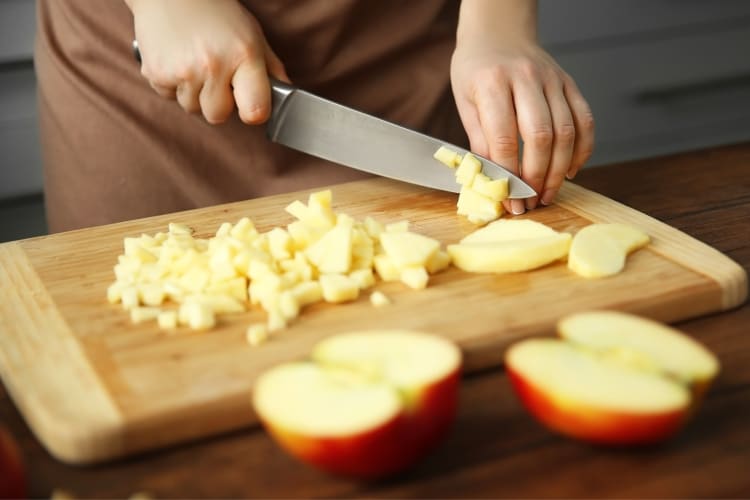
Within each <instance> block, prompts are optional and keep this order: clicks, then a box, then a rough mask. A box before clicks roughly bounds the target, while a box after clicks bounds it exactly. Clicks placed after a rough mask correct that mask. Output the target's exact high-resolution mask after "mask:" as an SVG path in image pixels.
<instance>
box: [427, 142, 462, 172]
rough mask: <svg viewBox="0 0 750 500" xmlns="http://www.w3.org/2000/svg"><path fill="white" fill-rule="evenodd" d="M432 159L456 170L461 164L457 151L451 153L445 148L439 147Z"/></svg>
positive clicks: (450, 150)
mask: <svg viewBox="0 0 750 500" xmlns="http://www.w3.org/2000/svg"><path fill="white" fill-rule="evenodd" d="M433 158H435V159H436V160H437V161H439V162H440V163H442V164H443V165H445V166H446V167H450V168H456V167H457V166H458V164H459V163H460V162H461V159H460V158H461V155H459V154H458V152H457V151H453V150H452V149H450V148H448V147H446V146H440V148H438V150H437V151H435V154H434V155H433Z"/></svg>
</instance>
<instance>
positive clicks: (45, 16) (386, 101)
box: [35, 0, 594, 231]
mask: <svg viewBox="0 0 750 500" xmlns="http://www.w3.org/2000/svg"><path fill="white" fill-rule="evenodd" d="M536 14H537V6H536V2H535V1H534V0H501V1H498V0H463V1H461V2H459V1H458V0H410V1H408V2H404V1H400V0H272V1H269V0H242V1H240V0H110V1H108V2H96V3H92V2H90V1H89V0H38V35H37V41H36V47H35V64H36V70H37V74H38V96H39V99H38V100H39V118H40V131H41V143H42V151H43V158H44V165H45V170H44V172H45V201H46V206H47V215H48V223H49V227H50V230H51V231H63V230H70V229H75V228H80V227H86V226H92V225H98V224H105V223H111V222H116V221H121V220H126V219H133V218H138V217H145V216H150V215H154V214H159V213H166V212H173V211H178V210H184V209H189V208H195V207H201V206H207V205H213V204H218V203H223V202H229V201H235V200H243V199H248V198H253V197H258V196H264V195H269V194H273V193H280V192H288V191H293V190H297V189H303V188H313V187H318V186H322V185H330V184H334V183H338V182H344V181H349V180H354V179H359V178H363V177H364V176H365V175H366V174H364V173H362V172H359V171H356V170H354V169H349V168H346V167H343V166H340V165H336V164H332V163H329V162H325V161H323V160H320V159H317V158H313V157H311V156H309V155H305V154H302V153H299V152H296V151H292V150H290V149H288V148H284V147H283V146H280V145H276V144H273V143H270V142H269V141H268V140H267V139H266V137H265V132H264V129H263V126H262V124H263V122H264V121H265V120H266V119H267V117H268V115H269V111H270V88H269V75H270V76H271V77H274V78H277V79H280V80H283V81H287V82H293V83H294V84H295V85H297V86H299V87H301V88H304V89H306V90H309V91H311V92H313V93H315V94H318V95H321V96H323V97H326V98H329V99H332V100H334V101H337V102H340V103H342V104H344V105H347V106H351V107H354V108H356V109H360V110H362V111H364V112H367V113H371V114H374V115H376V116H379V117H381V118H384V119H387V120H390V121H393V122H396V123H399V124H402V125H404V126H407V127H410V128H414V129H417V130H420V131H423V132H425V133H427V134H430V135H433V136H436V137H438V138H440V139H442V140H445V141H446V142H449V143H453V144H457V145H461V146H464V147H467V146H469V147H470V148H471V150H472V151H474V152H476V153H478V154H480V155H483V156H487V157H489V158H490V159H492V160H493V161H495V162H497V163H499V164H501V165H503V166H505V167H506V168H508V169H509V170H511V171H514V172H517V173H518V172H519V171H520V172H521V175H522V177H523V179H524V180H526V181H527V182H528V183H529V184H530V185H531V186H532V187H533V188H534V189H535V190H536V192H537V193H539V196H538V197H536V198H533V199H528V200H526V201H524V200H513V201H512V203H511V204H510V207H509V208H510V209H511V211H512V212H513V213H516V214H518V213H523V212H524V210H526V209H532V208H534V207H536V206H538V205H539V204H542V205H546V204H549V203H551V202H552V201H553V199H554V197H555V194H556V192H557V190H558V188H559V187H560V185H561V183H562V181H563V179H564V178H565V177H568V178H572V177H573V176H574V175H575V174H576V172H577V171H578V170H579V169H580V168H581V166H582V165H583V164H584V163H585V162H586V160H587V159H588V157H589V156H590V154H591V152H592V149H593V144H594V124H593V117H592V114H591V111H590V109H589V106H588V104H587V103H586V100H585V99H584V97H583V96H582V95H581V92H580V91H579V89H578V88H577V86H576V83H575V82H574V80H573V79H572V78H571V77H570V76H569V75H568V74H567V73H565V71H563V69H561V68H560V66H559V65H558V64H557V63H556V62H555V61H554V60H553V58H552V57H551V56H550V55H549V54H548V53H547V52H545V51H544V49H543V48H542V47H541V46H540V45H539V43H538V42H537V34H536ZM134 38H136V39H137V40H138V43H139V46H140V52H141V56H142V64H141V65H140V66H139V64H138V63H137V62H136V61H135V60H134V59H133V57H132V53H131V50H130V47H131V43H132V40H133V39H134ZM519 136H520V139H519ZM521 142H522V143H523V148H522V150H523V151H522V155H520V157H519V143H521Z"/></svg>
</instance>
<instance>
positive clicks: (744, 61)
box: [0, 0, 750, 242]
mask: <svg viewBox="0 0 750 500" xmlns="http://www.w3.org/2000/svg"><path fill="white" fill-rule="evenodd" d="M60 1H63V0H60ZM97 1H102V0H97ZM104 1H122V0H104ZM94 3H95V2H94V0H92V6H93V4H94ZM34 10H35V2H34V0H0V242H1V241H9V240H15V239H20V238H25V237H30V236H36V235H40V234H45V233H46V230H47V229H46V224H45V221H44V200H43V197H42V166H41V154H40V151H39V145H38V134H37V123H36V103H35V99H36V96H35V83H36V80H35V76H34V65H33V54H32V52H33V41H34V25H35V22H34ZM539 30H540V38H541V41H542V43H543V45H544V46H545V47H546V48H547V49H548V50H549V51H550V52H551V53H552V55H554V56H555V57H556V58H557V60H558V62H559V63H560V64H561V65H562V66H563V68H565V69H566V70H567V71H568V72H569V73H570V74H571V75H573V77H574V78H575V79H576V81H577V82H578V84H579V86H580V87H581V90H582V91H583V93H584V95H585V96H586V98H587V99H588V101H589V103H590V104H591V107H592V109H593V111H594V115H595V118H596V123H597V143H596V152H595V154H594V156H593V158H592V159H591V161H590V164H589V166H590V167H595V166H598V165H604V164H608V163H613V162H620V161H625V160H630V159H637V158H643V157H650V156H659V155H664V154H668V153H673V152H677V151H689V150H693V149H699V148H703V147H707V146H712V145H719V144H728V143H736V142H743V141H747V140H750V1H747V0H722V1H706V0H629V1H623V0H564V1H563V0H539ZM123 50H128V48H127V47H124V48H123Z"/></svg>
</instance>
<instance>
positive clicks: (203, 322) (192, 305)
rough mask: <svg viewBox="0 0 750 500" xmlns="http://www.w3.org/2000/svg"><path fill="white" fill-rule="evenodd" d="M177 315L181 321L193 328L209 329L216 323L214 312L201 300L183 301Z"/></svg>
mask: <svg viewBox="0 0 750 500" xmlns="http://www.w3.org/2000/svg"><path fill="white" fill-rule="evenodd" d="M177 316H178V320H179V322H180V323H182V324H185V325H188V326H189V327H190V328H192V329H193V330H207V329H209V328H213V327H214V325H216V316H215V315H214V312H213V311H212V310H211V308H210V307H208V306H207V305H205V304H201V303H200V302H183V303H182V305H180V309H179V311H178V314H177Z"/></svg>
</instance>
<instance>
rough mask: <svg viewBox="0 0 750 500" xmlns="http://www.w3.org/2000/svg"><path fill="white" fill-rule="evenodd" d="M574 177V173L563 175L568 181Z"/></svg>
mask: <svg viewBox="0 0 750 500" xmlns="http://www.w3.org/2000/svg"><path fill="white" fill-rule="evenodd" d="M575 176H576V174H575V173H573V174H570V173H568V174H565V178H566V179H568V180H569V181H572V180H573V179H574V178H575Z"/></svg>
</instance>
